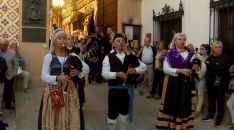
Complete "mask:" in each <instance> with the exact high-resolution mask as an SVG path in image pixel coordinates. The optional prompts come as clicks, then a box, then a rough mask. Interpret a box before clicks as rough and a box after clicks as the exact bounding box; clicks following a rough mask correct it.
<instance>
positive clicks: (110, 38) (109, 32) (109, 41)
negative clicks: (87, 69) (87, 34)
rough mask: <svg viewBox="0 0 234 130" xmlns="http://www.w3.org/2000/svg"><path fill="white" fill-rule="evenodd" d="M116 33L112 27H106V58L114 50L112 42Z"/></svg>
mask: <svg viewBox="0 0 234 130" xmlns="http://www.w3.org/2000/svg"><path fill="white" fill-rule="evenodd" d="M114 36H115V33H114V32H113V30H112V28H111V27H110V26H107V27H106V34H105V35H104V56H106V55H107V54H109V53H110V51H111V50H112V42H113V38H114Z"/></svg>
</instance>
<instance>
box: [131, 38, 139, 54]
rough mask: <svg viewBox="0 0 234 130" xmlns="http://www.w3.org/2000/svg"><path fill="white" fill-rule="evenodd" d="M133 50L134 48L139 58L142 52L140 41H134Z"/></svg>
mask: <svg viewBox="0 0 234 130" xmlns="http://www.w3.org/2000/svg"><path fill="white" fill-rule="evenodd" d="M132 48H133V51H134V53H135V55H136V56H137V57H138V56H139V52H140V50H141V45H140V43H139V42H138V40H133V41H132Z"/></svg>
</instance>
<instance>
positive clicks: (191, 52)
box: [186, 43, 194, 55]
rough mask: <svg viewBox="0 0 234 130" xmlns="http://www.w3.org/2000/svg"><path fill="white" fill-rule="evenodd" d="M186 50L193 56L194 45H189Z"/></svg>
mask: <svg viewBox="0 0 234 130" xmlns="http://www.w3.org/2000/svg"><path fill="white" fill-rule="evenodd" d="M186 48H187V50H188V52H189V53H190V54H191V55H193V54H194V47H193V44H192V43H189V44H187V46H186Z"/></svg>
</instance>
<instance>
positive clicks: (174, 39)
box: [168, 33, 187, 49]
mask: <svg viewBox="0 0 234 130" xmlns="http://www.w3.org/2000/svg"><path fill="white" fill-rule="evenodd" d="M179 36H182V37H184V38H185V39H187V37H186V34H184V33H176V34H174V37H173V39H172V40H171V43H170V44H169V46H168V47H169V49H170V48H174V47H175V41H176V39H177V38H178V37H179Z"/></svg>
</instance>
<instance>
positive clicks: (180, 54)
mask: <svg viewBox="0 0 234 130" xmlns="http://www.w3.org/2000/svg"><path fill="white" fill-rule="evenodd" d="M172 42H173V43H172V44H173V45H174V47H173V48H171V49H169V50H168V51H167V53H166V54H165V59H164V62H163V70H164V73H165V74H167V75H166V76H165V79H164V86H163V87H164V88H163V93H162V98H161V107H160V110H159V114H158V122H157V125H156V128H158V129H171V130H172V129H176V130H185V129H188V128H192V127H193V119H194V118H193V114H194V113H193V109H192V108H193V107H192V105H193V104H192V93H193V92H194V93H195V90H193V89H192V88H193V87H194V85H193V84H192V81H191V80H190V75H191V74H192V69H190V66H189V65H190V59H191V55H190V54H189V52H188V51H187V50H186V48H185V43H186V35H185V34H183V33H177V34H176V35H175V37H174V38H173V40H172ZM168 75H169V76H168Z"/></svg>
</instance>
